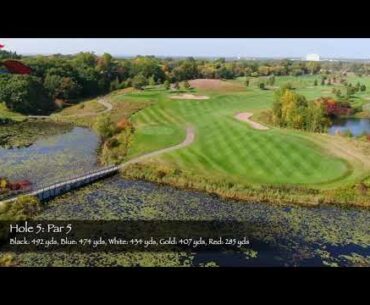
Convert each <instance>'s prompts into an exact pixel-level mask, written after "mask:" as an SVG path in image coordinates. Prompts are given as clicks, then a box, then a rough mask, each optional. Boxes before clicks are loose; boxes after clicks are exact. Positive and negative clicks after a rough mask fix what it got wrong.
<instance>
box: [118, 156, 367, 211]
mask: <svg viewBox="0 0 370 305" xmlns="http://www.w3.org/2000/svg"><path fill="white" fill-rule="evenodd" d="M122 176H123V177H124V178H127V179H137V180H148V181H152V182H156V183H159V184H167V185H171V186H174V187H179V188H183V189H189V190H197V191H202V192H207V193H211V194H214V195H217V196H220V197H221V198H225V199H233V200H240V201H244V202H252V203H258V202H261V203H272V204H281V205H287V204H298V205H304V206H318V205H324V204H335V205H342V206H357V207H366V208H368V207H370V196H369V194H370V179H369V178H365V179H363V180H362V181H361V182H359V183H349V184H347V185H343V186H340V187H337V188H333V189H321V188H318V187H309V186H300V185H294V184H283V185H276V184H273V185H272V184H243V183H241V182H233V181H232V179H227V180H226V179H225V178H224V177H222V176H205V175H202V174H200V173H197V172H191V171H183V170H179V169H176V168H173V167H169V166H166V165H164V164H159V163H157V162H154V161H152V162H143V163H140V164H132V165H129V166H128V167H126V168H125V169H124V170H123V171H122Z"/></svg>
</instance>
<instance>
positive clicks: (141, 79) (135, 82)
mask: <svg viewBox="0 0 370 305" xmlns="http://www.w3.org/2000/svg"><path fill="white" fill-rule="evenodd" d="M147 84H148V81H147V79H146V78H145V76H144V75H143V74H138V75H136V76H135V77H134V78H133V79H132V86H133V87H134V88H135V89H140V90H141V89H143V87H144V86H146V85H147Z"/></svg>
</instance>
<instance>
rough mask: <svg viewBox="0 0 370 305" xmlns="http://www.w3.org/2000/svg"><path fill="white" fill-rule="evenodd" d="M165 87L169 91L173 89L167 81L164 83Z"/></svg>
mask: <svg viewBox="0 0 370 305" xmlns="http://www.w3.org/2000/svg"><path fill="white" fill-rule="evenodd" d="M163 85H164V88H165V89H166V90H169V89H170V88H171V84H170V82H169V80H167V79H166V80H165V81H164V83H163Z"/></svg>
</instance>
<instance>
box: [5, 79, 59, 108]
mask: <svg viewBox="0 0 370 305" xmlns="http://www.w3.org/2000/svg"><path fill="white" fill-rule="evenodd" d="M0 101H3V102H5V105H6V106H7V107H8V108H9V109H10V110H12V111H16V112H20V113H24V114H39V113H45V112H48V111H50V110H52V109H53V108H54V104H53V103H52V101H51V99H50V98H48V96H47V92H46V90H45V88H44V86H43V84H42V82H41V79H40V78H38V77H34V76H30V75H0Z"/></svg>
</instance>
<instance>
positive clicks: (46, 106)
mask: <svg viewBox="0 0 370 305" xmlns="http://www.w3.org/2000/svg"><path fill="white" fill-rule="evenodd" d="M6 58H16V59H21V60H22V62H24V63H25V64H27V65H28V66H30V67H31V68H32V71H33V72H32V74H31V75H13V74H1V75H0V101H2V102H5V103H6V105H7V107H8V108H9V109H11V110H14V111H17V112H21V113H45V112H49V111H52V110H53V109H54V108H55V103H54V102H55V100H56V99H60V100H69V101H73V100H75V99H81V98H87V97H93V96H97V95H100V94H105V93H107V92H109V91H112V90H117V89H123V88H126V87H134V88H137V89H142V88H144V87H146V86H155V85H159V84H163V85H164V87H165V88H167V89H169V88H170V85H171V84H175V87H179V82H181V83H183V85H184V86H187V80H190V79H196V78H211V79H233V78H236V77H243V76H244V77H267V81H266V82H261V83H260V88H261V89H264V88H265V85H270V86H272V85H273V84H274V83H275V76H279V75H295V76H298V75H305V74H321V75H322V73H326V72H327V71H337V70H338V69H342V70H343V71H347V70H349V69H350V68H351V67H352V66H351V65H348V64H345V63H336V62H333V63H331V62H323V63H321V62H305V61H292V60H263V61H262V60H226V59H225V58H218V59H212V60H211V59H195V58H193V57H189V58H158V57H154V56H136V57H134V58H113V56H111V55H110V54H108V53H105V54H103V55H101V56H97V55H95V54H94V53H89V52H81V53H79V54H76V55H60V54H56V55H51V56H23V57H21V56H19V55H17V54H16V53H12V52H8V51H0V59H6ZM364 65H365V64H364ZM355 68H356V69H357V70H359V69H358V65H356V66H355ZM359 71H360V72H361V71H369V72H370V68H369V69H368V70H367V69H365V68H364V69H363V70H359ZM361 73H362V72H361ZM247 82H249V81H248V80H247ZM246 85H248V84H246Z"/></svg>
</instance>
